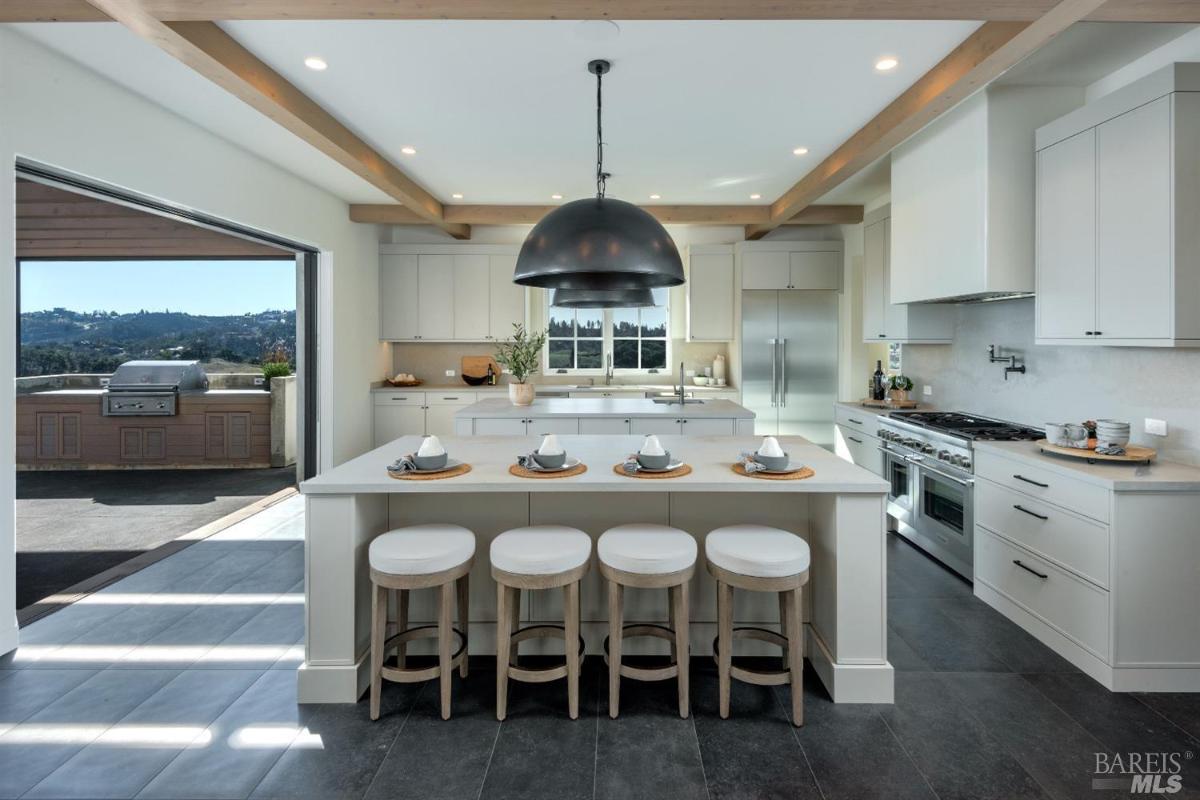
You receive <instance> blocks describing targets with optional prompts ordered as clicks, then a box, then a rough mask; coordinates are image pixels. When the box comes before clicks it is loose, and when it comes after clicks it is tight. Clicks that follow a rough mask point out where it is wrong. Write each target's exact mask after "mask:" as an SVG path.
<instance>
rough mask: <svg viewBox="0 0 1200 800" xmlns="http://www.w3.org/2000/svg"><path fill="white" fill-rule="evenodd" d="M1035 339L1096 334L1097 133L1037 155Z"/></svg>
mask: <svg viewBox="0 0 1200 800" xmlns="http://www.w3.org/2000/svg"><path fill="white" fill-rule="evenodd" d="M1036 213H1037V300H1036V305H1037V335H1038V338H1043V339H1085V338H1087V339H1090V338H1091V337H1092V336H1093V335H1094V331H1095V330H1096V315H1095V308H1096V131H1095V129H1088V130H1086V131H1084V132H1083V133H1078V134H1076V135H1074V136H1072V137H1071V138H1069V139H1064V140H1063V141H1061V142H1058V143H1057V144H1054V145H1051V146H1050V147H1047V148H1045V149H1044V150H1041V151H1040V152H1038V157H1037V212H1036Z"/></svg>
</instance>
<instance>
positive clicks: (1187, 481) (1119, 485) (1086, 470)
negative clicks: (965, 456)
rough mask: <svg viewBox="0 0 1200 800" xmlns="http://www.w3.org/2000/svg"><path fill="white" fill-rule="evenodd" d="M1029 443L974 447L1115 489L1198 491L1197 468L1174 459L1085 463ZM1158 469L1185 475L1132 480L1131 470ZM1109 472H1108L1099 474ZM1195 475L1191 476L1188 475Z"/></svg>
mask: <svg viewBox="0 0 1200 800" xmlns="http://www.w3.org/2000/svg"><path fill="white" fill-rule="evenodd" d="M1036 448H1037V445H1036V444H1034V443H1032V442H976V443H975V449H976V450H978V451H983V452H989V451H990V452H993V453H995V454H996V455H999V456H1002V457H1006V458H1012V459H1017V460H1023V461H1026V462H1028V463H1030V464H1034V465H1036V466H1038V467H1041V468H1043V469H1047V470H1050V471H1052V472H1057V473H1059V474H1060V475H1063V476H1065V477H1068V478H1075V479H1076V480H1081V481H1085V482H1087V483H1091V484H1093V485H1096V486H1101V487H1103V488H1105V489H1109V490H1110V491H1114V492H1178V493H1187V492H1200V467H1194V466H1192V465H1190V464H1180V463H1178V462H1175V461H1163V460H1159V459H1156V460H1155V461H1154V462H1152V463H1151V464H1150V465H1149V466H1146V465H1144V464H1103V463H1097V464H1088V463H1087V462H1086V461H1072V460H1069V457H1068V456H1054V455H1048V454H1046V453H1043V452H1041V451H1040V450H1037V449H1036ZM1156 467H1157V468H1160V471H1179V472H1181V473H1183V474H1184V475H1187V477H1183V476H1181V477H1165V478H1159V477H1157V476H1156V475H1141V476H1136V479H1131V477H1134V476H1131V475H1129V474H1121V473H1122V472H1125V473H1131V472H1133V471H1134V470H1150V471H1153V470H1154V469H1155V468H1156ZM1102 472H1111V473H1112V474H1111V475H1108V474H1100V473H1102ZM1188 473H1191V475H1194V477H1191V475H1188Z"/></svg>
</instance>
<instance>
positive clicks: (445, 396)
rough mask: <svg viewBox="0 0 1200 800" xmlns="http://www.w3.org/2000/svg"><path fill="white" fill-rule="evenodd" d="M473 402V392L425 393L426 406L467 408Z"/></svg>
mask: <svg viewBox="0 0 1200 800" xmlns="http://www.w3.org/2000/svg"><path fill="white" fill-rule="evenodd" d="M474 402H475V393H474V392H426V393H425V405H427V406H469V405H471V404H472V403H474Z"/></svg>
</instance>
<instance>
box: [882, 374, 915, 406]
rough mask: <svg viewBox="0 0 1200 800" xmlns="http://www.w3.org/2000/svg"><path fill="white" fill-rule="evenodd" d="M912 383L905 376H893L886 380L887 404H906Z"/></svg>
mask: <svg viewBox="0 0 1200 800" xmlns="http://www.w3.org/2000/svg"><path fill="white" fill-rule="evenodd" d="M912 388H913V382H912V379H911V378H909V377H908V376H907V375H893V376H892V377H891V378H890V379H889V380H888V402H889V403H907V402H908V393H909V392H910V391H912Z"/></svg>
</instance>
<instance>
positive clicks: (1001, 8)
mask: <svg viewBox="0 0 1200 800" xmlns="http://www.w3.org/2000/svg"><path fill="white" fill-rule="evenodd" d="M1054 5H1055V2H1054V0H995V1H994V2H992V1H991V0H789V1H788V2H780V0H649V1H648V0H205V2H196V0H145V2H144V3H143V6H144V8H145V9H146V11H147V13H149V14H150V15H151V16H153V17H154V18H155V19H159V20H165V21H168V22H198V21H205V20H255V19H257V20H272V19H284V20H286V19H482V20H522V19H528V20H547V19H614V20H667V19H728V20H786V19H851V20H879V19H884V20H892V19H895V20H978V21H981V22H1032V21H1033V20H1036V19H1039V18H1041V17H1042V16H1044V15H1045V14H1046V13H1047V12H1048V11H1050V9H1052V8H1053V7H1054ZM1084 18H1085V19H1088V20H1092V21H1098V22H1200V3H1197V2H1195V0H1110V1H1109V2H1108V3H1107V4H1105V5H1104V6H1103V7H1101V8H1097V9H1095V10H1093V11H1092V12H1090V13H1088V14H1087V15H1086V16H1085V17H1084ZM107 19H108V17H107V16H106V15H105V14H104V13H102V12H101V11H99V10H98V9H97V8H94V7H92V6H91V5H89V4H88V2H86V0H5V2H3V3H0V22H99V21H107Z"/></svg>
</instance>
